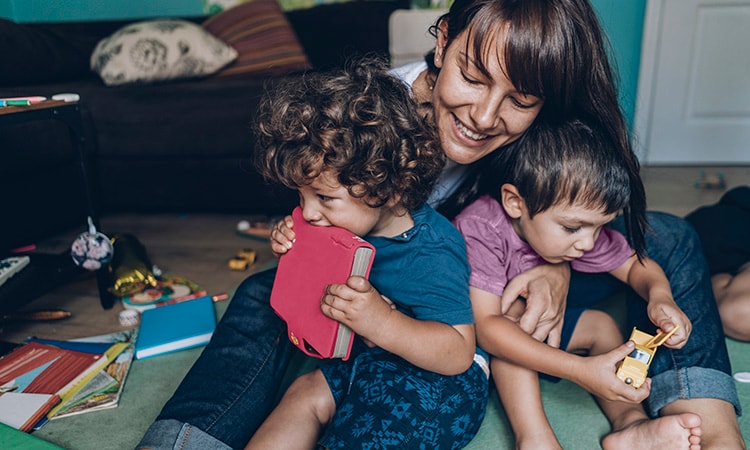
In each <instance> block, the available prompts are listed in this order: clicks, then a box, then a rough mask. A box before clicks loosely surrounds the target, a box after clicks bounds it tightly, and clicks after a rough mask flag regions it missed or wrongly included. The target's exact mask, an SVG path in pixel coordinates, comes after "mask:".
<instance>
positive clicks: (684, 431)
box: [602, 413, 701, 450]
mask: <svg viewBox="0 0 750 450" xmlns="http://www.w3.org/2000/svg"><path fill="white" fill-rule="evenodd" d="M602 448H603V449H604V450H616V449H632V448H637V449H664V448H669V449H688V450H699V449H700V448H701V418H700V416H698V415H696V414H691V413H684V414H678V415H674V416H664V417H659V418H658V419H654V420H646V419H644V420H640V421H637V422H633V423H632V424H630V425H628V426H627V427H625V428H623V429H621V430H618V431H615V432H613V433H611V434H609V435H608V436H606V437H605V438H604V440H603V441H602Z"/></svg>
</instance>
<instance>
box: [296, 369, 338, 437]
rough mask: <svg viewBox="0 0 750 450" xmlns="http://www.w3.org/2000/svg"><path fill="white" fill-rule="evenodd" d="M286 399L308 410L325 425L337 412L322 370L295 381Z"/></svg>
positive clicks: (302, 376)
mask: <svg viewBox="0 0 750 450" xmlns="http://www.w3.org/2000/svg"><path fill="white" fill-rule="evenodd" d="M284 399H285V401H289V402H293V404H294V405H296V407H303V408H308V409H309V410H310V412H311V413H312V414H314V415H315V417H316V418H317V419H318V421H319V422H320V423H321V424H323V425H325V424H327V423H328V422H329V421H330V420H331V418H332V417H333V414H334V413H335V412H336V403H335V401H334V399H333V394H331V390H330V388H329V387H328V383H327V382H326V379H325V377H324V376H323V373H322V372H321V371H320V370H313V371H312V372H308V373H306V374H304V375H301V376H300V377H299V378H297V379H296V380H294V382H293V383H292V384H291V386H289V389H287V391H286V393H285V394H284Z"/></svg>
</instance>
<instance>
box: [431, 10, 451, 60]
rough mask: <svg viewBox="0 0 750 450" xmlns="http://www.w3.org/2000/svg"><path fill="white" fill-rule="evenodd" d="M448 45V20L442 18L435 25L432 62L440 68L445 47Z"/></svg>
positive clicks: (443, 58)
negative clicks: (435, 32) (435, 34)
mask: <svg viewBox="0 0 750 450" xmlns="http://www.w3.org/2000/svg"><path fill="white" fill-rule="evenodd" d="M447 46H448V22H447V21H446V20H445V19H442V20H441V21H440V23H438V26H437V39H436V40H435V56H434V58H433V62H434V63H435V67H437V68H438V69H441V68H442V67H443V61H444V60H445V48H446V47H447Z"/></svg>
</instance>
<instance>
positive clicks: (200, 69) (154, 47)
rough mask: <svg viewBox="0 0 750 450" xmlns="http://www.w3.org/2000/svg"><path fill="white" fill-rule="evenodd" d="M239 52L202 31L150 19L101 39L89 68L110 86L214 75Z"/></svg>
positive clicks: (185, 23) (191, 25)
mask: <svg viewBox="0 0 750 450" xmlns="http://www.w3.org/2000/svg"><path fill="white" fill-rule="evenodd" d="M236 57H237V52H236V51H235V50H234V49H233V48H232V47H230V46H228V45H227V44H225V43H223V42H222V41H221V40H219V39H217V38H216V37H214V36H212V35H211V34H210V33H208V32H206V31H205V30H204V29H203V28H202V27H200V26H199V25H196V24H194V23H192V22H188V21H185V20H148V21H143V22H136V23H133V24H130V25H127V26H125V27H123V28H121V29H119V30H118V31H116V32H115V33H113V34H112V35H111V36H109V37H106V38H104V39H102V40H101V41H100V42H99V44H98V45H97V46H96V49H94V52H93V54H92V55H91V69H92V70H94V71H95V72H97V73H98V74H99V76H101V78H102V80H103V81H104V83H105V84H106V85H108V86H115V85H122V84H129V83H148V82H154V81H165V80H174V79H181V78H198V77H202V76H206V75H210V74H212V73H214V72H216V71H218V70H219V69H221V68H222V67H224V66H225V65H227V64H228V63H230V62H231V61H233V60H234V59H235V58H236Z"/></svg>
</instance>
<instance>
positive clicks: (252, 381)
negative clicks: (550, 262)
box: [139, 213, 740, 450]
mask: <svg viewBox="0 0 750 450" xmlns="http://www.w3.org/2000/svg"><path fill="white" fill-rule="evenodd" d="M648 219H649V223H650V225H651V227H652V229H653V231H654V232H653V233H650V234H649V235H648V236H647V243H646V246H647V250H648V254H649V256H650V257H651V258H653V259H654V260H655V261H656V262H657V263H659V264H660V265H661V266H662V268H663V269H664V272H665V273H666V274H667V277H668V278H669V280H670V282H671V286H672V290H673V294H674V297H675V300H676V301H677V303H678V305H679V306H680V307H681V308H682V309H683V310H684V311H685V313H686V314H687V315H688V317H689V318H690V320H691V321H692V323H693V332H692V334H691V336H690V339H688V342H687V344H686V345H685V347H684V348H682V349H681V350H679V351H673V350H670V349H667V348H660V349H659V351H657V354H656V358H655V360H654V362H653V363H652V365H651V373H650V374H651V376H652V391H651V396H650V398H649V402H650V403H649V405H647V406H648V411H649V413H650V414H652V415H653V416H655V415H657V414H658V412H659V410H660V409H661V408H662V407H663V406H664V405H666V404H668V403H670V402H672V401H674V400H677V399H679V398H695V397H711V398H719V399H723V400H726V401H728V402H730V403H732V404H733V405H734V407H735V409H736V411H737V413H738V414H739V412H740V403H739V399H738V397H737V391H736V388H735V385H734V381H733V380H732V378H731V375H730V374H731V368H730V365H729V357H728V355H727V350H726V345H725V341H724V334H723V332H722V328H721V322H720V319H719V313H718V310H717V308H716V303H715V300H714V297H713V293H712V290H711V284H710V279H709V276H708V270H707V268H706V262H705V258H704V257H703V253H702V250H701V247H700V241H699V240H698V237H697V235H696V233H695V231H694V230H693V229H692V227H690V225H689V224H688V223H687V222H685V221H684V220H682V219H679V218H677V217H674V216H670V215H668V214H662V213H649V215H648ZM615 228H617V229H619V230H620V231H622V229H623V225H622V221H619V222H617V223H616V224H615ZM274 275H275V271H266V272H262V273H259V274H256V275H253V276H251V277H249V278H248V279H247V280H245V281H244V282H243V283H242V284H241V285H240V287H239V288H238V290H237V293H236V294H235V296H234V298H233V299H232V303H231V304H230V306H229V308H228V310H227V312H226V314H225V315H224V318H223V319H222V320H221V322H220V323H219V325H218V326H217V328H216V331H215V333H214V337H213V339H212V340H211V342H210V343H209V344H208V346H207V347H206V348H205V349H204V350H203V353H202V354H201V356H200V358H199V359H198V361H196V363H195V365H194V366H193V368H192V369H191V370H190V372H188V374H187V375H186V376H185V379H184V380H183V381H182V384H181V385H180V387H179V388H178V389H177V392H175V394H174V395H173V397H172V398H171V399H170V400H169V402H168V403H167V404H166V405H165V406H164V409H163V410H162V412H161V414H160V415H159V417H158V418H157V421H156V422H155V423H154V424H153V425H152V426H151V428H149V431H148V432H147V433H146V435H145V436H144V438H143V440H142V441H141V444H140V445H139V447H144V448H146V447H148V448H153V449H172V448H181V449H185V450H191V449H211V448H216V449H219V448H222V449H226V448H228V447H227V446H229V447H232V448H242V447H243V446H244V445H245V443H247V441H248V440H249V439H250V437H251V436H252V435H253V433H254V432H255V430H256V429H257V428H258V426H259V425H260V424H261V423H262V422H263V420H264V419H265V418H266V416H267V415H268V414H269V412H270V411H271V409H272V408H273V407H274V402H275V399H276V393H277V391H278V389H279V385H280V383H281V380H282V378H283V374H284V371H285V370H286V367H287V365H288V363H289V359H290V357H291V354H292V352H293V351H294V347H293V346H292V345H291V343H289V339H288V338H287V332H286V327H285V325H284V323H283V322H282V321H281V320H280V319H279V318H278V317H277V316H276V314H275V313H274V312H273V310H272V309H271V307H270V305H269V297H270V289H271V285H272V284H273V278H274ZM618 289H622V284H621V283H620V282H618V281H617V280H615V279H614V278H612V277H611V276H609V275H584V274H580V273H574V274H573V276H572V279H571V286H570V292H569V294H568V295H569V297H571V298H575V297H576V296H581V295H585V296H588V297H590V298H592V299H597V300H604V299H606V298H607V297H609V296H610V295H611V294H612V293H613V292H614V291H616V290H618ZM629 304H630V306H631V311H630V313H631V315H630V317H629V321H630V322H631V324H632V325H637V326H638V327H639V328H640V327H643V329H649V328H648V325H649V322H648V319H647V318H646V315H645V311H646V310H645V301H642V300H638V301H630V302H629ZM644 319H645V320H644Z"/></svg>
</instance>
